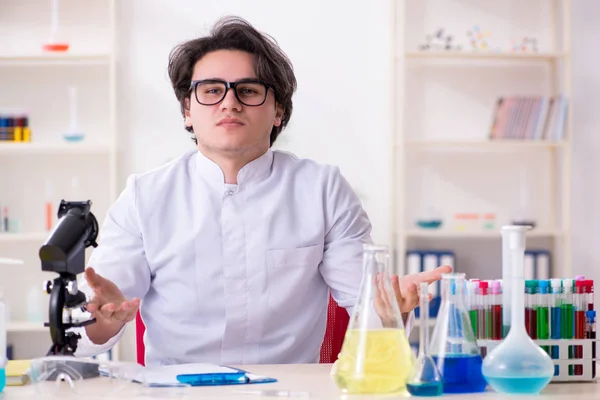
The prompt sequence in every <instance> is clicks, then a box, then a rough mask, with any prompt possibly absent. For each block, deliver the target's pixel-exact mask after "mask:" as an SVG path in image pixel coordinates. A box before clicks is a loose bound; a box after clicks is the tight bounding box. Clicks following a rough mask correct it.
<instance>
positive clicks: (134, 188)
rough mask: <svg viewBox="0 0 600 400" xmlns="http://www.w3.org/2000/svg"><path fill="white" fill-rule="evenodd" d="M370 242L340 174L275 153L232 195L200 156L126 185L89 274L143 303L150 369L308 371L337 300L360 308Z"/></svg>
mask: <svg viewBox="0 0 600 400" xmlns="http://www.w3.org/2000/svg"><path fill="white" fill-rule="evenodd" d="M370 231H371V225H370V222H369V219H368V217H367V215H366V213H365V212H364V210H363V209H362V207H361V204H360V202H359V200H358V198H357V196H356V195H355V194H354V192H353V191H352V189H351V187H350V185H349V184H348V183H347V181H346V180H345V179H344V178H343V177H342V175H341V174H340V172H339V169H338V168H336V167H331V166H325V165H320V164H317V163H316V162H313V161H310V160H302V159H298V158H296V157H294V156H293V155H291V154H288V153H285V152H280V151H272V150H269V151H268V152H267V153H265V154H264V155H262V156H261V157H259V158H258V159H256V160H254V161H252V162H250V163H249V164H247V165H246V166H245V167H243V168H242V169H241V171H240V172H239V174H238V184H237V185H231V184H225V183H224V176H223V173H222V172H221V170H220V168H219V167H218V166H217V165H216V164H215V163H213V162H212V161H211V160H209V159H208V158H206V157H205V156H203V155H202V153H200V152H199V151H197V150H195V151H192V152H189V153H187V154H185V155H183V156H182V157H180V158H178V159H176V160H174V161H172V162H170V163H169V164H167V165H165V166H163V167H161V168H158V169H156V170H153V171H151V172H148V173H145V174H138V175H133V176H131V177H130V178H129V179H128V180H127V185H126V188H125V189H124V191H123V192H122V193H121V195H120V196H119V198H118V199H117V201H116V202H115V203H114V205H113V206H112V207H111V208H110V210H109V212H108V215H107V218H106V220H105V222H104V224H103V226H102V229H101V232H100V242H99V246H98V248H96V249H95V250H94V252H93V254H92V256H91V259H90V263H89V265H91V266H93V267H94V268H95V269H96V271H97V272H98V273H99V274H100V275H102V276H104V277H105V278H107V279H110V280H111V281H113V282H114V283H115V284H116V285H117V286H118V287H119V288H120V289H121V291H122V292H123V294H124V295H125V297H126V298H128V299H131V298H133V297H139V298H141V299H142V305H141V315H142V318H143V320H144V322H145V325H146V335H145V338H144V341H145V346H146V363H147V365H156V364H174V363H187V362H211V363H218V364H257V363H309V362H316V361H318V355H319V348H320V345H321V342H322V340H323V335H324V332H325V322H326V311H327V303H328V296H329V294H328V293H329V290H330V289H331V293H332V295H333V297H334V298H335V300H336V301H337V302H338V303H339V304H340V305H341V306H343V307H346V308H349V309H351V307H352V306H353V305H354V302H355V300H356V297H357V292H358V289H359V286H360V281H361V276H362V258H361V254H362V245H363V243H365V242H369V241H370V240H371V239H370ZM80 289H81V290H83V291H85V292H86V293H88V294H91V291H90V288H89V286H88V285H87V284H86V283H85V281H83V282H81V283H80ZM122 332H123V331H121V332H120V333H119V334H118V335H116V336H115V337H114V338H112V339H111V340H110V341H109V342H107V343H106V344H104V345H95V344H93V343H92V342H91V341H90V340H89V338H87V336H86V335H85V332H82V333H83V335H82V336H83V337H82V339H81V340H80V341H79V347H78V349H77V352H76V355H81V356H86V355H92V354H99V353H102V352H104V351H107V350H108V349H110V348H111V347H112V346H113V345H114V344H115V343H116V342H117V340H118V339H119V337H120V336H121V335H122Z"/></svg>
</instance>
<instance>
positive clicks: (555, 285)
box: [550, 279, 562, 289]
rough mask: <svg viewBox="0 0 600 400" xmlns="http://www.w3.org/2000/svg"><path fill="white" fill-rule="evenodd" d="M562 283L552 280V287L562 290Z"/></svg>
mask: <svg viewBox="0 0 600 400" xmlns="http://www.w3.org/2000/svg"><path fill="white" fill-rule="evenodd" d="M561 282H562V281H561V280H560V279H550V286H551V287H552V288H555V289H556V288H560V285H561Z"/></svg>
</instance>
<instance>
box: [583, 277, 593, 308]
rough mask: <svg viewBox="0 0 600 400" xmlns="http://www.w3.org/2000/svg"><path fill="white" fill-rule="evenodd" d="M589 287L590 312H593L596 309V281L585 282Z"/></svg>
mask: <svg viewBox="0 0 600 400" xmlns="http://www.w3.org/2000/svg"><path fill="white" fill-rule="evenodd" d="M585 282H586V286H587V290H586V292H587V297H588V311H592V310H593V309H594V281H593V280H592V279H588V280H586V281H585Z"/></svg>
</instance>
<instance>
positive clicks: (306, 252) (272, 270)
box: [267, 245, 324, 325]
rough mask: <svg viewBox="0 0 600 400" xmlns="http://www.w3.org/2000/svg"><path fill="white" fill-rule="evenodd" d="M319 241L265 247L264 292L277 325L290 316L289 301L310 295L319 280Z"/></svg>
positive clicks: (320, 278) (320, 259)
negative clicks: (278, 247)
mask: <svg viewBox="0 0 600 400" xmlns="http://www.w3.org/2000/svg"><path fill="white" fill-rule="evenodd" d="M323 249H324V247H323V246H322V245H315V246H307V247H300V248H292V249H276V250H268V251H267V281H268V282H267V293H268V303H269V311H270V317H271V323H272V324H275V325H278V324H281V323H283V322H285V321H284V320H282V318H290V317H289V316H288V314H289V308H290V304H293V303H294V302H297V301H298V299H303V298H306V296H311V295H312V294H311V293H312V289H313V288H314V287H315V285H317V283H318V282H322V279H323V278H322V277H321V275H320V273H319V265H320V264H321V261H322V260H323Z"/></svg>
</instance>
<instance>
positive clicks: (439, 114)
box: [392, 0, 572, 279]
mask: <svg viewBox="0 0 600 400" xmlns="http://www.w3.org/2000/svg"><path fill="white" fill-rule="evenodd" d="M394 6H395V10H394V11H395V12H394V17H393V18H394V27H395V32H394V52H395V53H394V55H393V60H392V63H393V65H394V69H395V82H394V86H393V87H394V93H393V104H394V113H393V114H394V116H395V120H394V137H393V139H394V150H393V151H394V177H393V182H392V185H393V187H394V190H393V195H394V201H393V204H394V208H393V214H394V215H393V218H394V232H393V243H394V253H395V254H394V265H395V267H396V269H397V271H398V272H399V273H401V274H404V273H406V272H407V271H406V268H405V255H406V252H407V250H412V249H415V248H422V249H444V250H455V248H456V249H457V251H460V252H462V253H457V265H456V266H455V270H458V271H461V272H466V273H467V277H476V278H482V279H491V278H499V277H500V276H501V268H500V266H501V235H500V231H499V228H500V226H501V225H503V224H506V223H509V221H510V218H509V216H510V215H511V213H513V212H514V210H515V208H516V207H518V203H519V193H518V184H517V183H516V182H517V181H518V179H517V178H518V174H519V172H520V171H527V176H528V178H527V182H528V185H527V186H528V189H530V192H529V193H527V197H528V198H529V203H530V204H529V207H530V208H532V209H533V210H534V211H535V217H536V218H537V222H538V224H537V227H536V228H535V229H533V230H532V231H530V232H529V233H528V238H529V240H528V244H532V246H534V247H536V248H537V247H542V248H549V249H550V250H551V252H552V257H553V261H552V264H553V268H552V275H553V276H556V277H568V276H571V275H572V270H571V246H570V179H571V177H570V173H571V172H570V171H571V135H572V132H571V117H570V116H571V115H572V107H571V105H572V104H571V102H570V90H571V83H570V48H569V40H570V33H569V32H570V23H569V20H570V1H569V0H566V1H557V0H551V1H542V0H536V1H532V2H527V4H525V3H523V2H519V1H518V0H508V1H506V2H497V3H496V2H486V3H485V4H482V3H480V2H477V1H475V0H467V1H460V2H458V1H448V2H433V1H431V0H425V1H422V0H396V1H395V2H394ZM475 24H478V25H481V28H482V29H488V28H489V29H491V31H492V34H491V36H492V38H493V39H495V40H496V41H495V42H493V40H492V39H490V45H489V48H488V49H484V50H482V49H479V50H475V49H472V48H471V43H470V42H469V39H468V38H467V35H466V32H467V31H468V30H469V29H471V27H473V26H474V25H475ZM441 28H443V29H444V32H445V33H447V34H452V35H453V38H454V39H453V44H456V43H457V42H458V43H459V44H461V45H462V49H461V50H443V51H438V50H420V47H419V45H420V44H422V43H423V41H424V40H425V36H426V35H427V34H431V33H433V32H435V31H437V30H438V29H441ZM526 35H527V36H535V37H537V38H538V44H539V52H526V53H521V52H518V53H515V52H512V49H511V47H510V44H509V43H510V39H514V38H515V37H523V36H526ZM491 42H493V43H491ZM557 94H563V95H565V96H566V98H567V99H568V109H567V110H568V111H567V119H566V121H567V122H566V125H565V132H564V136H563V139H561V140H558V141H551V140H491V139H489V137H490V135H489V132H490V130H491V125H492V122H493V121H492V118H493V114H494V109H495V107H496V103H495V101H496V99H497V98H499V97H506V96H512V95H515V96H555V95H557ZM424 168H427V169H428V170H432V171H434V173H435V176H436V179H437V180H436V184H435V185H430V186H436V187H429V188H428V189H427V190H425V189H423V187H424V186H425V187H427V185H428V182H424V180H425V179H424V178H423V176H424V174H423V170H424ZM482 176H483V177H485V179H484V178H482ZM440 181H441V183H440ZM511 182H512V184H511ZM425 193H427V194H425ZM432 193H433V195H432ZM424 197H427V198H426V199H425V198H424ZM425 205H432V206H433V207H434V208H435V209H437V210H439V211H440V212H441V214H442V216H443V220H444V222H443V226H442V227H441V228H440V229H439V230H435V229H421V228H418V227H417V226H416V224H415V221H416V218H417V216H418V215H419V208H420V207H422V206H425ZM463 207H464V208H463ZM464 212H479V213H496V215H497V216H498V219H497V221H496V229H494V230H484V229H483V228H482V229H481V230H471V231H457V230H455V229H454V224H453V221H452V218H453V216H454V215H455V214H456V213H464ZM490 243H492V244H490ZM465 260H466V261H465ZM474 275H475V276H474Z"/></svg>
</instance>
